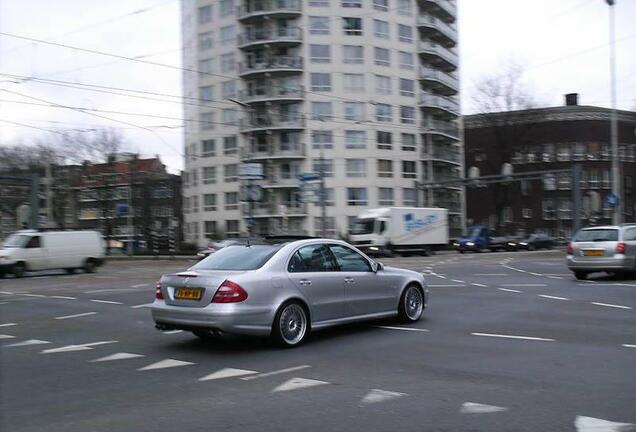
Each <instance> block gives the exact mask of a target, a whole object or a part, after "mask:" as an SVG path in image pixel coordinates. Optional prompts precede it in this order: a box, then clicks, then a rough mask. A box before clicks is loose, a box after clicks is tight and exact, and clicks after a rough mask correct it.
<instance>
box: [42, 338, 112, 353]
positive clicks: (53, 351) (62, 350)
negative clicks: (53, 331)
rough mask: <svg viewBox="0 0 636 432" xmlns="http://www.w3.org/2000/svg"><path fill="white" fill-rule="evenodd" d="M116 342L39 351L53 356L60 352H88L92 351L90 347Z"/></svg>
mask: <svg viewBox="0 0 636 432" xmlns="http://www.w3.org/2000/svg"><path fill="white" fill-rule="evenodd" d="M116 342H117V341H114V340H112V341H100V342H91V343H86V344H81V345H66V346H63V347H59V348H50V349H47V350H42V351H40V354H53V353H61V352H72V351H85V350H90V349H93V348H92V347H94V346H97V345H105V344H111V343H116Z"/></svg>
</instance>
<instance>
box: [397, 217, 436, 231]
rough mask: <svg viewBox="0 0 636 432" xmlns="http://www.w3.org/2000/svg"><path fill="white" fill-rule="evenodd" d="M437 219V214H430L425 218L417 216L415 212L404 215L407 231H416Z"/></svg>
mask: <svg viewBox="0 0 636 432" xmlns="http://www.w3.org/2000/svg"><path fill="white" fill-rule="evenodd" d="M436 221H437V215H428V216H425V217H423V218H416V217H415V215H414V214H413V213H406V214H405V215H404V228H405V229H406V231H416V230H419V229H421V228H424V227H426V226H428V225H431V224H432V223H434V222H436Z"/></svg>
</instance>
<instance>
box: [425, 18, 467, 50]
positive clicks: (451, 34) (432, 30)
mask: <svg viewBox="0 0 636 432" xmlns="http://www.w3.org/2000/svg"><path fill="white" fill-rule="evenodd" d="M417 26H418V27H419V29H420V31H421V32H422V33H423V34H424V35H425V36H426V37H429V38H431V39H432V40H434V41H435V42H438V43H440V44H442V45H444V46H447V47H454V46H455V45H457V29H456V28H455V27H454V26H452V25H450V24H447V23H445V22H444V21H442V20H441V19H439V18H436V17H434V16H432V15H425V14H422V15H420V16H418V17H417Z"/></svg>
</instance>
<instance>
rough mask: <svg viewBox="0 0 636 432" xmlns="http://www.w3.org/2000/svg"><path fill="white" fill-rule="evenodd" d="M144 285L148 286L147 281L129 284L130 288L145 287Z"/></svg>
mask: <svg viewBox="0 0 636 432" xmlns="http://www.w3.org/2000/svg"><path fill="white" fill-rule="evenodd" d="M145 286H150V284H149V283H142V284H137V285H131V286H130V287H131V288H141V287H145Z"/></svg>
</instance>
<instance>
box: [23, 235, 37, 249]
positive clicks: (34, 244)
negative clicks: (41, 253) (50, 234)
mask: <svg viewBox="0 0 636 432" xmlns="http://www.w3.org/2000/svg"><path fill="white" fill-rule="evenodd" d="M26 247H27V248H29V249H38V248H39V247H40V236H33V237H31V240H29V242H28V243H27V245H26Z"/></svg>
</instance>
